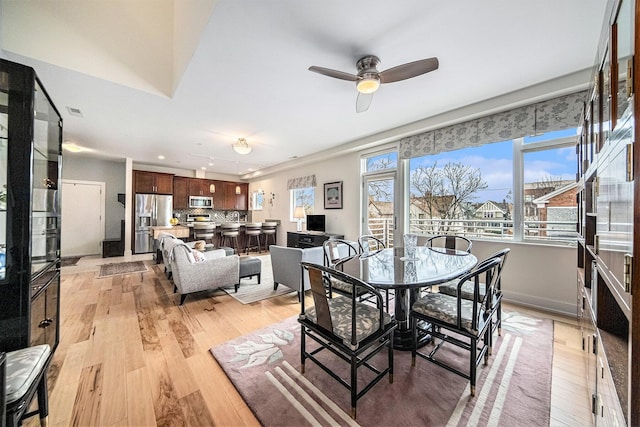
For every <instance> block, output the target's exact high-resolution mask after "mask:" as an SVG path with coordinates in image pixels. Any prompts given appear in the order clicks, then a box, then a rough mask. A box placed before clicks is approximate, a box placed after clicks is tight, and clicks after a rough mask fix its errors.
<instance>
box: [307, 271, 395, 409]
mask: <svg viewBox="0 0 640 427" xmlns="http://www.w3.org/2000/svg"><path fill="white" fill-rule="evenodd" d="M301 266H302V269H303V271H304V270H306V271H307V272H308V274H309V282H310V284H311V292H312V296H313V307H307V306H305V298H302V299H301V303H300V305H301V309H300V316H299V317H298V322H299V323H300V325H301V334H300V337H301V339H300V359H301V363H302V365H301V372H302V373H303V374H304V373H305V362H306V360H307V359H309V360H311V361H312V362H314V363H315V364H316V365H318V366H319V367H320V368H321V369H322V370H323V371H325V372H326V373H327V374H329V375H330V376H331V377H332V378H334V379H335V380H336V381H338V383H340V384H341V385H342V386H344V387H346V388H347V389H348V390H349V391H350V393H351V417H352V418H354V419H355V418H356V405H357V402H358V400H359V399H360V398H361V397H362V396H364V394H365V393H366V392H367V391H369V390H370V389H371V388H372V387H373V386H374V385H375V384H376V383H378V382H379V381H380V380H381V379H382V378H384V377H385V376H386V375H387V374H389V383H393V332H394V330H395V329H396V327H397V322H396V320H395V318H393V316H390V315H389V314H387V313H386V312H385V311H384V310H383V308H382V295H381V294H380V293H379V292H378V291H377V290H376V289H375V288H374V287H373V286H371V285H369V284H368V283H365V282H363V281H361V280H359V279H357V278H355V277H353V276H350V275H348V274H345V273H343V272H341V271H338V270H335V269H333V268H331V267H325V266H322V265H317V264H311V263H307V262H302V263H301ZM331 281H340V282H341V283H344V284H347V285H348V286H350V287H351V291H350V292H349V294H350V296H349V297H346V296H343V295H336V296H334V297H333V298H331V297H329V296H328V295H327V293H326V291H325V290H326V287H327V286H328V284H329V282H331ZM356 288H363V289H366V291H367V292H369V293H371V294H373V295H375V298H376V299H377V300H378V304H377V307H374V306H371V305H368V304H364V303H362V302H360V301H358V300H357V296H356V295H357V293H358V292H357V291H356ZM307 338H310V341H312V342H315V344H316V345H312V346H307ZM324 350H328V352H331V353H333V354H334V355H335V356H337V357H338V358H339V359H342V360H344V361H345V362H347V363H349V365H350V375H349V378H348V379H345V378H343V377H342V376H340V375H339V374H338V373H336V372H334V371H333V370H332V369H331V368H330V367H329V366H328V365H329V364H328V363H326V362H323V361H326V360H327V359H325V358H321V357H317V356H318V354H319V353H320V352H323V351H324ZM383 350H387V360H388V362H387V364H386V365H387V366H386V367H382V366H381V365H380V364H381V363H383V362H382V361H380V362H376V364H378V365H379V366H376V365H374V362H373V361H372V359H371V358H372V357H373V356H374V355H375V354H377V353H379V352H381V351H383ZM359 368H367V369H368V370H369V371H370V372H371V373H373V378H372V379H371V380H368V382H366V384H360V385H358V371H359ZM367 378H369V376H367ZM361 382H362V379H361Z"/></svg>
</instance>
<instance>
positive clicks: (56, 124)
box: [0, 60, 62, 354]
mask: <svg viewBox="0 0 640 427" xmlns="http://www.w3.org/2000/svg"><path fill="white" fill-rule="evenodd" d="M0 124H4V126H1V125H0V141H2V142H3V143H2V144H0V189H6V192H4V191H2V193H4V194H3V196H4V198H5V200H3V203H2V204H0V223H1V224H0V254H1V257H0V287H1V288H2V298H0V331H1V332H0V349H2V350H3V351H12V350H17V349H21V348H25V347H29V346H33V345H38V344H49V345H50V346H51V349H52V354H53V351H54V350H55V349H56V347H57V345H58V341H59V335H60V332H59V317H58V313H59V308H60V303H59V292H60V226H61V217H60V197H61V195H60V189H59V186H58V185H59V183H60V179H61V170H62V168H61V165H62V118H61V116H60V113H59V112H58V110H57V109H56V107H55V106H54V105H53V102H52V101H51V99H50V98H49V95H48V94H47V92H46V90H45V88H44V86H43V85H42V83H41V82H40V80H39V79H38V77H37V76H36V73H35V71H34V70H33V69H32V68H30V67H27V66H24V65H21V64H17V63H14V62H10V61H6V60H0Z"/></svg>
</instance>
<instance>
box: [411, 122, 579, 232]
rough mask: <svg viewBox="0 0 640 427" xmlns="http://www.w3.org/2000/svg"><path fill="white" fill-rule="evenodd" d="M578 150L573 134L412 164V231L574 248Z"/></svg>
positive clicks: (514, 142)
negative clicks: (570, 245) (532, 242)
mask: <svg viewBox="0 0 640 427" xmlns="http://www.w3.org/2000/svg"><path fill="white" fill-rule="evenodd" d="M575 144H576V129H575V128H574V129H569V130H564V131H559V132H550V133H547V134H543V135H537V136H535V137H530V138H519V139H515V140H509V141H504V142H497V143H492V144H485V145H482V146H479V147H469V148H464V149H461V150H455V151H449V152H444V153H440V154H434V155H427V156H423V157H415V158H412V159H410V160H409V162H408V164H409V190H408V192H409V207H408V210H409V231H410V232H413V233H422V234H438V233H453V234H461V235H466V236H469V237H482V238H492V237H493V238H501V239H513V238H515V239H517V240H528V239H534V240H552V241H554V242H569V243H572V242H575V238H576V232H575V230H576V222H577V219H578V217H577V214H578V212H577V203H576V188H577V184H576V180H575V176H576V175H575V174H576V165H577V160H576V152H575ZM516 160H517V161H516ZM519 165H522V166H519ZM514 194H515V195H517V196H518V197H515V198H514ZM514 203H517V205H514ZM514 221H515V223H514Z"/></svg>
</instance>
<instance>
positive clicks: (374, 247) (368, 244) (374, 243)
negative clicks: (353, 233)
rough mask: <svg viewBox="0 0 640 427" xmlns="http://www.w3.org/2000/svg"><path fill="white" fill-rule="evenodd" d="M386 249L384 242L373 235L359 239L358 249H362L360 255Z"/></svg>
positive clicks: (366, 235)
mask: <svg viewBox="0 0 640 427" xmlns="http://www.w3.org/2000/svg"><path fill="white" fill-rule="evenodd" d="M385 247H386V246H385V244H384V242H383V241H382V240H380V239H378V238H377V237H375V236H374V235H372V234H365V235H363V236H360V237H358V248H359V249H360V253H363V254H366V253H369V252H372V251H378V250H380V249H384V248H385Z"/></svg>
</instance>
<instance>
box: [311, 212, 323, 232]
mask: <svg viewBox="0 0 640 427" xmlns="http://www.w3.org/2000/svg"><path fill="white" fill-rule="evenodd" d="M307 231H319V232H321V233H324V232H325V231H326V230H325V216H324V215H307Z"/></svg>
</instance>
